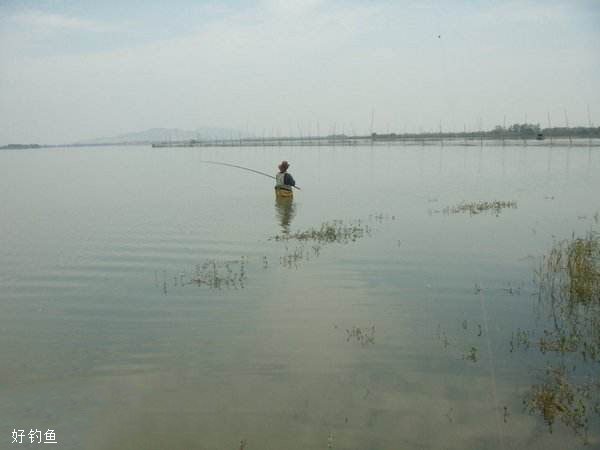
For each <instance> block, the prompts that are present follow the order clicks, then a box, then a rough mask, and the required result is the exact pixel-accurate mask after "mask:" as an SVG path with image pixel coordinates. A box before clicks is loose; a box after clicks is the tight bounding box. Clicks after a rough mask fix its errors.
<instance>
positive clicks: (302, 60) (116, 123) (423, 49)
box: [0, 0, 600, 145]
mask: <svg viewBox="0 0 600 450" xmlns="http://www.w3.org/2000/svg"><path fill="white" fill-rule="evenodd" d="M599 23H600V3H598V2H595V1H575V2H559V1H548V2H539V1H529V2H516V1H514V2H490V1H479V2H472V3H470V4H468V5H465V4H464V3H463V2H443V3H442V2H416V1H415V2H413V1H406V2H388V1H372V2H366V1H350V2H338V1H333V2H332V1H330V2H325V1H319V0H310V1H285V2H283V1H276V0H265V1H254V2H251V1H235V2H229V3H227V5H226V6H223V5H221V4H219V3H218V2H192V1H177V2H170V3H169V4H168V5H167V4H162V3H161V2H156V1H150V2H144V3H141V2H133V1H126V2H116V1H106V2H101V3H95V2H84V1H81V2H67V1H64V2H57V1H50V0H48V1H35V2H34V1H29V0H26V1H12V0H9V1H5V2H3V3H2V4H1V5H0V61H2V63H1V64H2V70H0V98H1V99H2V101H1V102H0V120H1V121H2V123H3V125H4V126H3V127H0V145H4V144H9V143H46V144H53V143H67V142H74V141H80V140H86V139H94V138H100V137H108V136H116V135H119V134H124V133H131V132H138V131H141V130H147V129H151V128H180V129H189V130H195V129H198V128H200V127H218V128H231V129H237V130H241V131H246V132H248V133H254V134H257V135H260V134H262V133H266V134H275V135H277V134H279V135H289V134H292V135H297V134H298V133H299V132H300V130H301V131H302V133H313V134H316V133H317V132H320V134H327V133H330V132H332V131H333V130H334V129H335V130H336V132H340V133H341V132H345V133H352V134H361V133H368V132H370V131H371V129H372V130H373V131H376V132H380V133H384V132H387V131H388V130H389V131H392V132H420V131H427V130H436V131H437V130H439V128H440V126H441V128H442V129H443V130H444V131H462V130H463V128H464V127H466V128H467V130H474V129H479V128H482V129H489V128H492V127H493V126H494V125H497V124H502V123H503V121H504V120H506V123H507V124H512V123H523V122H525V121H527V122H531V123H540V124H541V125H542V127H547V126H548V125H549V124H548V115H549V116H550V120H551V125H552V126H564V125H565V124H566V121H567V117H566V114H567V115H568V121H569V124H570V125H571V126H577V125H581V126H587V125H588V124H589V123H590V121H591V122H592V123H593V124H594V125H596V124H598V122H599V121H600V119H599V117H600V26H598V24H599ZM588 111H589V113H588ZM565 113H566V114H565Z"/></svg>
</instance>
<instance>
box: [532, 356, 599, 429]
mask: <svg viewBox="0 0 600 450" xmlns="http://www.w3.org/2000/svg"><path fill="white" fill-rule="evenodd" d="M592 387H593V386H592V385H590V384H587V383H584V384H575V383H572V382H570V381H569V379H568V376H567V373H566V369H565V368H564V367H559V368H549V369H548V370H547V381H546V382H545V383H542V384H539V385H534V386H533V387H532V389H531V391H530V392H529V394H528V395H527V396H526V397H525V399H524V401H523V404H524V405H525V408H526V409H527V410H528V411H529V412H530V413H534V412H538V413H540V414H541V416H542V417H543V419H544V422H545V423H546V425H548V428H549V430H550V432H552V430H553V426H554V423H555V422H556V421H557V420H560V421H561V422H562V423H563V424H564V425H566V426H567V427H569V428H571V429H572V430H573V431H574V432H575V433H576V434H578V435H581V436H583V437H584V440H585V441H587V432H588V422H589V418H588V407H589V405H588V403H589V402H588V400H589V398H590V395H591V394H590V388H592ZM597 408H598V402H596V404H595V409H597Z"/></svg>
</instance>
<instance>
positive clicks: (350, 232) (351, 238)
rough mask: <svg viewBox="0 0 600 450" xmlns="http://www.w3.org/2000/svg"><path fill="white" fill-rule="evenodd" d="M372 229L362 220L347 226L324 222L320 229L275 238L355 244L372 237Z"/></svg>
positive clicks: (341, 223)
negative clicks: (365, 237)
mask: <svg viewBox="0 0 600 450" xmlns="http://www.w3.org/2000/svg"><path fill="white" fill-rule="evenodd" d="M370 233H371V229H370V227H369V226H368V225H366V224H363V223H362V222H361V221H360V220H359V221H356V222H353V223H350V224H345V223H344V222H343V221H342V220H334V221H332V222H324V223H323V224H321V227H320V228H309V229H307V230H304V231H296V232H295V233H282V234H278V235H276V236H274V237H273V238H272V239H274V240H276V241H288V240H297V241H302V242H306V241H314V242H318V243H334V242H336V243H342V244H347V243H349V242H355V241H356V240H357V239H360V238H362V237H364V236H366V235H370Z"/></svg>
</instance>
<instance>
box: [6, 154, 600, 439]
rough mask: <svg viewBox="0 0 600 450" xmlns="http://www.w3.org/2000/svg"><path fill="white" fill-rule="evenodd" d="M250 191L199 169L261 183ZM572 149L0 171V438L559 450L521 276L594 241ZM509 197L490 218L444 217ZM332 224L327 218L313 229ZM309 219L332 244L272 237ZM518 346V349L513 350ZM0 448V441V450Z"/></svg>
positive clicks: (65, 159)
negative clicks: (42, 433) (282, 191)
mask: <svg viewBox="0 0 600 450" xmlns="http://www.w3.org/2000/svg"><path fill="white" fill-rule="evenodd" d="M282 159H286V160H288V161H290V162H291V167H290V172H291V173H292V174H293V175H294V177H295V178H296V180H297V182H298V184H299V185H300V186H302V191H299V192H296V195H295V198H294V201H293V203H292V204H281V203H277V202H276V200H275V198H274V195H273V190H272V182H271V181H270V180H269V179H267V178H265V177H261V176H258V175H254V174H251V173H247V172H243V171H240V170H237V169H233V168H230V167H223V166H215V165H209V164H204V163H203V162H202V161H203V160H211V161H222V162H228V163H233V164H238V165H242V166H248V167H252V168H254V169H257V170H263V171H268V172H271V171H275V168H276V166H277V164H278V163H279V162H280V161H281V160H282ZM599 169H600V155H599V154H598V151H597V148H592V149H588V148H585V147H576V148H575V147H574V148H568V147H551V148H550V147H546V148H531V147H530V148H528V147H523V146H514V147H509V146H506V147H500V146H498V147H489V146H484V147H451V146H447V145H446V146H444V147H442V146H440V147H435V146H432V147H420V146H413V147H403V146H389V147H383V146H381V147H375V148H373V147H351V148H349V147H315V148H306V147H295V148H294V147H291V148H290V147H281V148H277V147H273V148H202V149H194V148H181V149H152V148H148V147H109V148H98V149H89V148H87V149H86V148H70V149H53V150H21V151H3V152H1V153H0V203H1V204H2V220H1V221H0V236H1V237H0V288H1V290H0V297H1V303H0V312H1V314H0V337H1V339H2V345H1V346H0V361H2V364H1V366H0V398H2V408H1V409H0V424H1V427H0V433H1V436H0V439H1V440H2V441H3V442H7V443H10V438H11V432H12V430H13V429H27V431H28V430H29V429H30V428H34V429H35V428H37V429H41V430H46V429H55V430H56V436H57V441H58V442H59V445H58V447H60V448H65V449H80V448H87V449H113V448H114V449H117V448H119V449H123V448H132V449H133V448H171V449H175V448H182V449H183V448H201V449H239V448H245V449H246V450H251V449H268V448H273V449H275V448H279V449H281V448H285V449H323V448H328V447H329V448H338V449H373V450H375V449H398V448H411V449H440V448H446V449H464V448H478V449H507V448H515V449H516V448H532V449H533V448H539V449H563V448H574V447H577V446H580V445H583V443H584V442H585V439H587V441H588V445H590V447H591V448H593V447H594V446H598V445H600V441H599V432H598V431H599V430H598V415H597V414H594V413H593V411H588V413H589V414H588V415H589V420H590V422H589V425H588V426H587V430H586V432H587V438H586V437H584V436H583V435H582V433H581V432H579V434H578V433H576V432H575V431H574V430H573V427H569V426H568V425H565V424H563V423H562V422H561V421H560V420H557V421H556V423H554V424H553V427H552V433H550V430H549V427H548V425H547V424H546V423H545V421H544V418H543V417H542V416H541V415H540V414H539V413H536V412H529V411H528V410H527V408H526V407H525V406H524V404H523V400H524V399H525V398H526V397H527V395H528V393H529V392H531V389H532V386H535V385H536V384H539V383H541V382H542V381H540V380H543V377H544V373H545V370H546V368H547V367H548V366H549V365H551V364H555V363H556V362H557V361H560V360H561V358H562V359H564V357H562V356H560V355H559V356H557V355H554V354H549V353H546V354H544V353H541V352H539V351H535V349H532V348H530V349H524V348H523V346H518V345H516V344H515V333H519V332H521V331H523V330H528V331H529V330H533V331H535V330H537V332H541V331H543V329H544V327H545V326H547V321H546V316H545V315H544V314H542V313H541V312H540V311H541V309H542V308H540V305H539V303H538V301H537V297H536V295H535V294H536V292H537V289H536V285H535V283H534V282H533V281H532V280H533V279H534V270H535V268H536V267H537V266H538V264H539V260H540V258H541V257H542V256H543V255H545V254H546V253H547V252H548V251H549V249H551V248H552V246H553V244H554V243H555V242H556V241H557V240H560V239H564V238H568V237H570V236H571V235H572V234H573V233H575V234H581V233H584V232H585V231H587V230H589V229H594V228H595V229H598V224H597V216H596V218H594V214H596V213H597V212H598V211H599V210H600V204H599V202H598V196H597V193H598V192H600V170H599ZM493 200H500V201H510V202H515V204H516V207H514V208H505V209H502V210H499V211H498V212H497V213H494V212H490V211H488V212H484V213H481V214H477V215H471V214H468V213H455V214H452V213H447V211H446V212H445V211H444V208H446V207H452V206H455V205H459V204H461V203H462V202H475V201H493ZM334 221H336V222H334ZM323 223H330V224H331V223H335V224H337V226H345V225H353V226H356V227H358V228H359V229H361V230H363V231H364V233H363V234H361V236H358V237H357V238H356V239H355V240H354V241H353V240H349V241H348V242H321V243H318V242H313V241H298V240H294V239H290V240H276V239H272V238H273V237H275V236H277V235H279V236H282V235H284V234H285V233H293V232H297V231H303V230H307V229H310V228H319V227H321V224H323ZM533 331H532V332H533ZM7 445H8V444H7Z"/></svg>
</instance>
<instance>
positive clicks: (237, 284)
mask: <svg viewBox="0 0 600 450" xmlns="http://www.w3.org/2000/svg"><path fill="white" fill-rule="evenodd" d="M246 263H247V259H246V258H245V257H242V258H241V259H240V260H235V261H225V262H218V261H215V260H213V259H211V260H209V261H206V262H205V263H204V264H202V265H200V264H198V265H196V271H195V274H194V275H193V277H192V279H191V283H193V284H196V285H198V286H207V287H209V288H211V289H243V288H244V283H245V281H246Z"/></svg>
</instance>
